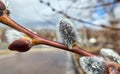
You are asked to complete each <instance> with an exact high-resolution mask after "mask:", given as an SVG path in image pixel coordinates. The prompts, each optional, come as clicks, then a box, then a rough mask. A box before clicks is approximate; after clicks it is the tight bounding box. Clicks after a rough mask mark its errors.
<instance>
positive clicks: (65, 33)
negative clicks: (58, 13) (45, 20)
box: [56, 18, 79, 48]
mask: <svg viewBox="0 0 120 74" xmlns="http://www.w3.org/2000/svg"><path fill="white" fill-rule="evenodd" d="M56 33H57V38H58V41H59V42H60V43H63V44H64V45H66V46H68V47H70V48H71V47H72V45H73V43H75V42H79V41H78V40H79V35H78V33H77V30H76V28H75V26H74V25H73V23H72V22H71V21H70V20H69V19H67V18H62V19H60V20H59V22H58V24H57V28H56Z"/></svg>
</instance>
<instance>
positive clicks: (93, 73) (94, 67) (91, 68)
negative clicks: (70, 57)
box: [79, 56, 107, 74]
mask: <svg viewBox="0 0 120 74" xmlns="http://www.w3.org/2000/svg"><path fill="white" fill-rule="evenodd" d="M79 62H80V66H81V68H82V69H83V70H84V71H85V72H86V74H106V72H107V68H106V64H105V61H104V59H103V58H102V57H97V56H94V57H81V58H80V60H79Z"/></svg>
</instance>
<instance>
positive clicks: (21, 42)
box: [8, 39, 32, 52]
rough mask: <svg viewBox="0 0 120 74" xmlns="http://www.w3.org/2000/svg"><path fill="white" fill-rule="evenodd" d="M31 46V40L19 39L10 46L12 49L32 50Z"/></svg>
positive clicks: (20, 50)
mask: <svg viewBox="0 0 120 74" xmlns="http://www.w3.org/2000/svg"><path fill="white" fill-rule="evenodd" d="M31 47H32V44H31V42H30V41H29V40H25V39H18V40H15V41H14V42H12V43H11V44H10V46H9V47H8V48H9V49H10V50H12V51H19V52H26V51H28V50H30V48H31Z"/></svg>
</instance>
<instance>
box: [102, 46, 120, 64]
mask: <svg viewBox="0 0 120 74" xmlns="http://www.w3.org/2000/svg"><path fill="white" fill-rule="evenodd" d="M100 54H101V56H102V57H104V58H106V59H109V60H110V61H114V62H117V63H119V64H120V56H119V54H118V53H116V52H115V51H113V50H112V49H106V48H102V49H101V50H100Z"/></svg>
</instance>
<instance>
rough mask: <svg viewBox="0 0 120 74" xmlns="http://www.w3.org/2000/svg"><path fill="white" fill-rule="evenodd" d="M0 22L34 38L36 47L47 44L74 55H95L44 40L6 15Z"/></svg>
mask: <svg viewBox="0 0 120 74" xmlns="http://www.w3.org/2000/svg"><path fill="white" fill-rule="evenodd" d="M0 22H1V23H3V24H6V25H7V26H9V27H12V28H14V29H16V30H18V31H20V32H23V33H25V34H26V35H28V36H30V37H31V38H33V44H34V45H38V44H45V45H49V46H53V47H56V48H60V49H63V50H66V51H70V52H74V53H76V54H79V55H82V56H92V55H93V54H92V53H90V52H88V51H85V50H83V49H81V48H78V47H75V48H73V49H69V48H68V47H66V46H65V45H63V44H61V43H58V42H55V41H51V40H48V39H45V38H42V37H40V36H38V35H37V34H34V33H33V32H31V31H29V30H28V29H26V28H24V27H23V26H21V25H19V24H17V23H16V22H15V21H13V20H12V19H11V18H9V17H8V16H7V15H6V14H4V15H2V16H1V17H0Z"/></svg>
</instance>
